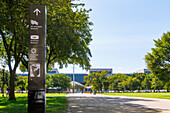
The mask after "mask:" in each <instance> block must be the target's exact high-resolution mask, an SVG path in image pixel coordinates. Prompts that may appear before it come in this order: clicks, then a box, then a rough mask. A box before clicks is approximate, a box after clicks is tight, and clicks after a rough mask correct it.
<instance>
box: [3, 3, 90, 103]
mask: <svg viewBox="0 0 170 113" xmlns="http://www.w3.org/2000/svg"><path fill="white" fill-rule="evenodd" d="M30 4H39V5H40V4H44V5H46V7H47V10H48V11H47V12H48V13H47V48H46V49H47V52H46V53H47V55H46V56H47V57H46V58H47V59H46V62H47V70H48V69H50V68H52V67H53V66H54V63H58V64H59V65H60V67H63V65H66V66H67V64H72V63H73V62H74V63H75V64H79V65H80V66H81V67H82V68H84V69H89V68H90V57H91V56H92V55H91V52H90V49H89V47H88V46H89V44H90V42H91V41H92V39H91V33H90V32H91V29H90V26H91V25H92V22H89V21H88V19H89V16H88V14H89V12H90V11H91V10H86V9H85V8H83V6H84V4H74V3H72V2H71V0H41V1H36V0H20V1H19V0H17V1H14V0H10V1H7V0H3V1H1V2H0V6H1V7H0V51H1V52H0V59H1V60H2V59H3V63H4V62H5V63H6V64H7V65H8V67H9V71H10V83H11V84H10V92H11V93H10V97H11V98H10V100H15V95H14V76H15V73H16V69H17V67H18V66H19V65H20V66H21V67H20V69H21V70H22V71H27V70H28V41H29V37H28V36H29V35H28V34H29V5H30ZM73 7H74V9H75V11H73ZM21 62H22V64H21ZM24 66H25V67H24Z"/></svg>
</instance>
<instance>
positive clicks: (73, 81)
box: [73, 64, 75, 93]
mask: <svg viewBox="0 0 170 113" xmlns="http://www.w3.org/2000/svg"><path fill="white" fill-rule="evenodd" d="M74 81H75V76H74V64H73V93H74V88H75V83H74Z"/></svg>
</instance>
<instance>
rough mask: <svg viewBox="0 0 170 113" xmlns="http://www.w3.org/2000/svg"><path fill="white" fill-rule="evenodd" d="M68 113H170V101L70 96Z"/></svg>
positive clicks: (86, 95) (84, 95)
mask: <svg viewBox="0 0 170 113" xmlns="http://www.w3.org/2000/svg"><path fill="white" fill-rule="evenodd" d="M67 99H68V102H69V103H68V110H67V111H68V113H170V99H154V98H141V97H126V96H106V95H92V94H68V95H67Z"/></svg>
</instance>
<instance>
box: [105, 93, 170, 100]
mask: <svg viewBox="0 0 170 113" xmlns="http://www.w3.org/2000/svg"><path fill="white" fill-rule="evenodd" d="M102 94H103V95H112V96H131V97H146V98H162V99H170V93H102Z"/></svg>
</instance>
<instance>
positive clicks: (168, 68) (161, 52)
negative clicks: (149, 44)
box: [145, 32, 170, 89]
mask: <svg viewBox="0 0 170 113" xmlns="http://www.w3.org/2000/svg"><path fill="white" fill-rule="evenodd" d="M154 42H155V48H152V52H151V53H148V54H147V55H146V56H145V61H146V63H147V66H148V68H149V69H150V70H151V72H152V73H153V74H154V75H155V76H157V77H158V78H159V79H160V80H161V81H163V83H165V84H166V85H167V89H169V88H170V87H169V85H168V84H170V32H167V33H166V34H165V33H164V34H163V36H162V38H161V39H158V40H157V41H156V40H154Z"/></svg>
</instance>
